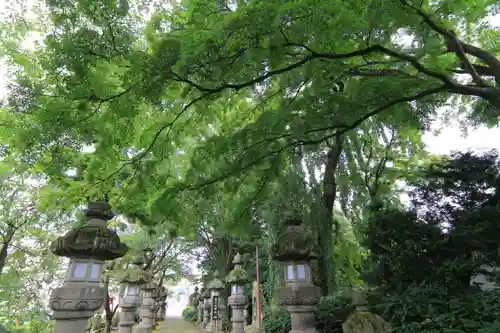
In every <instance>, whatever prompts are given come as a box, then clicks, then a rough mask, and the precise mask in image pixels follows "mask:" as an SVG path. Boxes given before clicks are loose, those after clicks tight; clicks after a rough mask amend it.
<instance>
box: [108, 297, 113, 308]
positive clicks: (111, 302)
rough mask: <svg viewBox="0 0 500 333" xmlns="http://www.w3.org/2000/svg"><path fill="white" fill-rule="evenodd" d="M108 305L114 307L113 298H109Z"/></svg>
mask: <svg viewBox="0 0 500 333" xmlns="http://www.w3.org/2000/svg"><path fill="white" fill-rule="evenodd" d="M108 303H109V305H111V306H112V305H113V297H111V296H108Z"/></svg>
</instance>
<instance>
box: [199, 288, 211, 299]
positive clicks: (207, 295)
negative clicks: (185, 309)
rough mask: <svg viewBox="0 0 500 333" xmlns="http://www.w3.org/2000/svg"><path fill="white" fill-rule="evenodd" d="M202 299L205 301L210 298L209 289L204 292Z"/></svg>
mask: <svg viewBox="0 0 500 333" xmlns="http://www.w3.org/2000/svg"><path fill="white" fill-rule="evenodd" d="M201 297H202V298H204V299H208V298H210V290H209V289H205V291H204V292H203V294H202V296H201Z"/></svg>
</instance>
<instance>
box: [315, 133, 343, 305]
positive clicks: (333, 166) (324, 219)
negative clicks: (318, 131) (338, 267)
mask: <svg viewBox="0 0 500 333" xmlns="http://www.w3.org/2000/svg"><path fill="white" fill-rule="evenodd" d="M342 143H343V138H342V136H340V135H339V136H337V137H336V140H335V146H332V147H330V150H329V151H328V153H327V160H326V165H325V175H324V177H323V197H322V206H321V208H320V209H321V214H320V221H318V222H319V223H318V232H317V244H318V247H319V248H318V284H319V287H320V289H321V293H322V295H324V296H326V295H328V294H329V292H330V291H331V289H332V282H333V281H334V272H333V270H332V261H333V246H334V241H333V238H335V239H336V238H337V237H335V235H334V233H337V232H338V223H337V222H336V221H333V205H334V203H335V197H336V194H337V186H336V183H335V172H336V170H337V166H338V164H339V161H340V155H341V153H342Z"/></svg>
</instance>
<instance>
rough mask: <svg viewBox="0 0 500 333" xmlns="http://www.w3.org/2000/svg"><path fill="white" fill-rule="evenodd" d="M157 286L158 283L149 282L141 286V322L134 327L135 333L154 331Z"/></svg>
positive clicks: (150, 332)
mask: <svg viewBox="0 0 500 333" xmlns="http://www.w3.org/2000/svg"><path fill="white" fill-rule="evenodd" d="M156 288H157V285H156V283H154V282H149V283H146V284H145V285H143V286H142V287H141V289H142V304H141V307H140V308H139V316H140V318H141V319H140V320H141V321H140V323H139V325H137V326H136V327H135V328H134V333H152V332H153V312H152V309H153V306H154V300H153V298H152V296H153V292H154V291H155V289H156Z"/></svg>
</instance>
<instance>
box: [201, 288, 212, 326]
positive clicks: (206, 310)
mask: <svg viewBox="0 0 500 333" xmlns="http://www.w3.org/2000/svg"><path fill="white" fill-rule="evenodd" d="M210 310H211V307H210V296H209V291H208V290H207V291H206V292H205V294H204V296H203V323H202V326H203V328H206V327H207V326H208V323H209V322H210Z"/></svg>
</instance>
